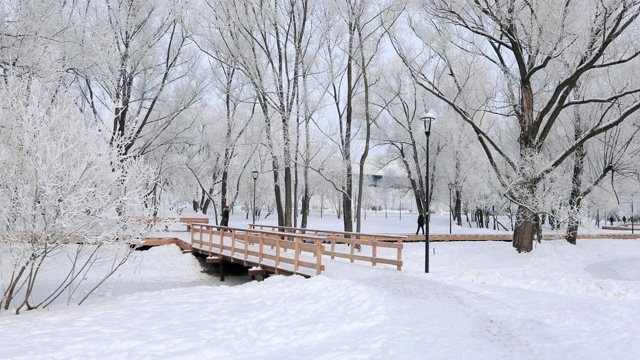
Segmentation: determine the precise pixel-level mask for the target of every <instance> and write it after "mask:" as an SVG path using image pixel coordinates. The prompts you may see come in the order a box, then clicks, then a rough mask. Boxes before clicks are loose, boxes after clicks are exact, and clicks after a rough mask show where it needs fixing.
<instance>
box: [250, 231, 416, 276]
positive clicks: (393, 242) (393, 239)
mask: <svg viewBox="0 0 640 360" xmlns="http://www.w3.org/2000/svg"><path fill="white" fill-rule="evenodd" d="M249 227H250V228H254V227H260V229H261V230H260V231H265V230H262V229H264V228H268V229H281V230H284V231H281V232H276V233H279V234H282V233H285V234H294V233H300V232H302V231H305V233H306V232H311V233H313V234H323V235H325V236H326V237H327V238H326V241H328V242H329V243H330V247H329V249H326V248H323V252H322V253H323V254H324V255H327V256H331V260H334V259H335V258H336V257H338V258H344V259H349V261H350V262H351V263H353V262H355V260H358V261H365V262H370V263H371V264H372V266H376V264H378V263H380V264H388V265H395V266H396V269H397V270H398V271H401V270H402V265H403V260H402V249H403V244H402V241H403V239H405V238H406V236H404V235H384V234H364V233H354V232H345V231H332V230H317V229H305V228H295V227H287V226H277V225H260V224H256V225H253V224H250V225H249ZM344 235H350V236H351V235H353V236H354V237H345V236H344ZM336 244H348V245H349V252H348V253H346V252H342V251H339V250H338V249H337V247H336ZM358 247H359V248H360V249H358ZM363 247H365V248H370V249H371V256H365V255H361V253H360V252H361V251H362V250H363V249H362V248H363ZM378 248H391V249H396V257H395V259H389V258H386V257H380V256H378ZM356 249H358V254H356Z"/></svg>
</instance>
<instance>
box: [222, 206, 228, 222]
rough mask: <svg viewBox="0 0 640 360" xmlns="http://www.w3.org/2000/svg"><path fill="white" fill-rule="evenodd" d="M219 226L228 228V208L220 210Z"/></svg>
mask: <svg viewBox="0 0 640 360" xmlns="http://www.w3.org/2000/svg"><path fill="white" fill-rule="evenodd" d="M220 226H229V206H227V205H225V207H224V209H222V218H221V219H220Z"/></svg>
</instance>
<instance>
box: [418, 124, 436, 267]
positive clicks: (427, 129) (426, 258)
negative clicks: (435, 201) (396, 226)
mask: <svg viewBox="0 0 640 360" xmlns="http://www.w3.org/2000/svg"><path fill="white" fill-rule="evenodd" d="M435 119H436V117H435V116H434V115H433V114H432V113H430V112H428V113H427V114H426V115H425V116H423V117H421V118H420V120H422V122H423V123H424V135H425V136H426V138H427V147H426V151H427V171H426V175H425V179H424V180H425V181H424V186H425V191H424V193H425V202H424V204H425V212H426V214H425V217H424V219H425V224H426V231H425V234H424V242H425V244H424V246H425V247H424V272H425V273H426V274H428V273H429V223H430V222H431V221H430V220H431V214H430V211H429V135H431V122H432V121H434V120H435Z"/></svg>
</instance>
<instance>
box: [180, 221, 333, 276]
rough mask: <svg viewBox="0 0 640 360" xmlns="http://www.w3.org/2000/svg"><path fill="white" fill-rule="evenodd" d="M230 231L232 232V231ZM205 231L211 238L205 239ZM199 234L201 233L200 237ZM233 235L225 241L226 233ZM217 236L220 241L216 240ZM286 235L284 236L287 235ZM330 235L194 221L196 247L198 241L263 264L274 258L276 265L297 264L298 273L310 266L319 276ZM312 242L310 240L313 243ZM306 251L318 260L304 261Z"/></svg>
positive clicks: (212, 248) (295, 267) (222, 251)
mask: <svg viewBox="0 0 640 360" xmlns="http://www.w3.org/2000/svg"><path fill="white" fill-rule="evenodd" d="M227 231H230V234H228V232H227ZM205 232H206V233H207V234H208V239H206V242H205V238H204V235H205ZM196 234H198V236H197V238H196ZM227 234H228V235H230V237H231V244H230V246H229V245H226V244H225V241H224V239H225V235H227ZM214 235H219V236H215V237H216V238H217V239H216V242H215V243H214ZM283 235H284V236H283ZM325 239H326V237H321V236H311V235H300V234H283V233H281V232H270V231H261V230H253V229H250V230H245V229H236V228H231V227H225V226H219V225H206V224H192V231H191V246H192V247H194V245H195V244H196V242H197V243H198V245H199V246H200V249H203V248H204V246H205V245H208V246H209V249H210V251H215V252H218V253H219V254H221V255H222V254H223V253H224V251H229V252H230V254H231V256H232V257H235V256H240V257H241V258H242V260H245V261H247V260H249V256H255V257H257V258H258V263H259V264H263V262H264V260H272V261H274V262H275V268H276V269H278V267H279V266H280V265H281V263H285V264H290V265H293V272H294V273H297V272H298V271H299V269H300V268H301V267H302V268H308V269H311V270H314V271H315V273H316V275H319V274H320V273H321V272H322V270H323V269H324V266H323V265H322V250H323V246H322V242H323V240H325ZM309 242H310V243H309ZM251 245H257V246H258V251H255V250H253V249H251ZM265 246H269V247H270V248H271V249H272V250H273V254H271V253H267V252H265ZM287 250H293V259H291V257H289V256H285V254H284V253H285V252H287ZM303 252H307V253H311V254H312V255H313V256H314V257H315V259H316V261H315V263H311V262H309V261H304V259H302V258H301V257H300V255H301V254H302V253H303Z"/></svg>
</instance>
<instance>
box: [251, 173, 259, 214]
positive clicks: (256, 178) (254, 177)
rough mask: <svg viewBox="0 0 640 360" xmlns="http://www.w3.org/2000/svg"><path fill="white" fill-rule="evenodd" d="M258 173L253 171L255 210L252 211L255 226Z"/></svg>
mask: <svg viewBox="0 0 640 360" xmlns="http://www.w3.org/2000/svg"><path fill="white" fill-rule="evenodd" d="M258 174H259V173H258V171H256V170H253V171H252V172H251V176H252V177H253V210H252V211H251V213H252V215H253V217H252V219H253V225H255V224H256V180H258Z"/></svg>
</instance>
